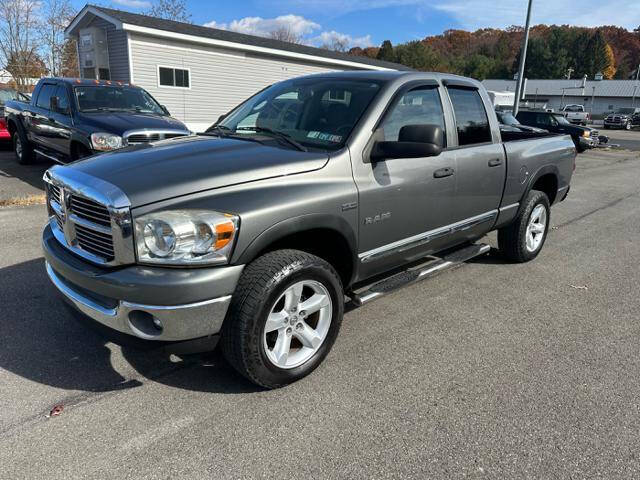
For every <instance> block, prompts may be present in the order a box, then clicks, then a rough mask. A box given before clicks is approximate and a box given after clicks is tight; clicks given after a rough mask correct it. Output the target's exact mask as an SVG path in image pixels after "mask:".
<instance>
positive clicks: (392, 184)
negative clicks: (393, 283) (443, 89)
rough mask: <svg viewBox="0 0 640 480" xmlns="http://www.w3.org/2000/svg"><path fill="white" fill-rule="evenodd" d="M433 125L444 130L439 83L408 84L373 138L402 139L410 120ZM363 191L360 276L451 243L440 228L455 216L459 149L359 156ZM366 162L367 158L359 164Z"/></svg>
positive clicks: (357, 168)
mask: <svg viewBox="0 0 640 480" xmlns="http://www.w3.org/2000/svg"><path fill="white" fill-rule="evenodd" d="M417 124H432V125H439V126H440V127H441V128H442V129H443V131H446V130H445V120H444V114H443V108H442V100H441V95H440V91H439V88H438V85H437V84H426V85H414V86H412V87H411V88H407V87H403V88H401V90H400V91H399V92H398V93H397V94H396V96H395V97H394V99H393V100H392V101H391V105H390V107H389V108H388V109H387V111H386V113H385V115H384V118H383V120H382V122H381V123H380V124H379V127H378V128H377V129H376V131H375V133H374V138H375V139H377V140H384V141H397V140H398V134H399V132H400V129H401V128H402V127H403V126H405V125H417ZM353 162H354V163H355V164H356V165H354V177H355V181H356V185H357V188H358V194H359V220H360V227H359V245H360V251H359V259H360V262H361V263H360V265H361V268H360V272H361V277H368V276H372V275H375V274H377V273H380V272H382V271H385V270H387V269H388V268H389V267H391V266H394V265H400V264H402V263H405V262H410V261H412V260H415V259H418V258H420V257H423V256H424V255H425V254H427V253H429V252H430V251H435V250H437V249H438V247H439V246H440V245H442V244H443V243H444V242H446V234H443V235H438V232H437V230H438V229H439V228H440V227H443V226H444V225H446V224H447V222H448V220H449V218H450V216H451V208H452V205H453V203H454V202H453V195H454V191H455V175H454V172H455V169H456V164H455V163H456V154H455V152H454V151H447V150H446V149H445V150H444V151H443V152H442V153H441V154H440V155H438V156H434V157H424V158H398V159H389V160H384V161H378V162H372V163H367V159H366V158H365V159H359V158H354V159H353ZM360 162H362V163H360Z"/></svg>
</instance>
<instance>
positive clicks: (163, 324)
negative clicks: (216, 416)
mask: <svg viewBox="0 0 640 480" xmlns="http://www.w3.org/2000/svg"><path fill="white" fill-rule="evenodd" d="M46 269H47V274H48V275H49V278H50V279H51V282H52V283H53V284H54V285H55V286H56V288H57V289H58V290H59V291H60V293H62V295H63V296H64V298H65V299H66V300H67V301H68V302H69V303H70V304H71V305H73V306H74V307H75V308H76V309H77V310H79V311H80V312H81V313H83V314H85V315H87V316H88V317H90V318H92V319H93V320H95V321H97V322H98V323H101V324H103V325H105V326H106V327H109V328H112V329H114V330H117V331H119V332H121V333H125V334H128V335H133V336H135V337H138V338H142V339H145V340H160V341H185V340H192V339H196V338H200V337H204V336H207V335H213V334H216V333H219V332H220V329H221V328H222V322H223V321H224V317H225V315H226V313H227V309H228V307H229V303H230V302H231V295H226V296H223V297H218V298H213V299H211V300H206V301H202V302H197V303H190V304H185V305H171V306H161V305H142V304H138V303H131V302H127V301H123V300H113V304H112V305H104V304H101V303H100V302H99V301H98V300H94V299H92V298H90V296H89V295H87V294H85V293H83V292H81V291H80V289H78V288H75V287H74V286H73V285H72V284H70V283H69V282H67V281H66V280H65V279H64V278H63V277H62V276H60V275H59V274H57V273H56V272H55V270H54V269H53V268H52V267H51V265H50V264H49V262H46ZM105 303H106V302H105Z"/></svg>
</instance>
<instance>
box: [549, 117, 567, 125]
mask: <svg viewBox="0 0 640 480" xmlns="http://www.w3.org/2000/svg"><path fill="white" fill-rule="evenodd" d="M553 118H555V119H556V120H557V121H558V123H559V124H560V125H571V122H570V121H569V120H567V119H566V117H565V116H564V115H554V116H553Z"/></svg>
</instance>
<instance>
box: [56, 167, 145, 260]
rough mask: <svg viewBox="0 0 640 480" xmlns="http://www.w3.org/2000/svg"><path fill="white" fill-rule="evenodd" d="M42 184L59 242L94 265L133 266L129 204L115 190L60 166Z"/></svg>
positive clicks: (119, 192)
mask: <svg viewBox="0 0 640 480" xmlns="http://www.w3.org/2000/svg"><path fill="white" fill-rule="evenodd" d="M44 180H45V182H46V184H47V189H46V192H47V206H48V210H49V218H50V221H49V225H50V226H51V229H52V232H53V234H54V236H55V237H56V239H57V240H58V242H60V243H61V244H62V245H64V246H65V247H67V248H68V249H70V250H71V251H73V252H74V253H76V254H78V255H79V256H81V257H83V258H85V259H87V260H89V261H91V262H93V263H96V264H100V265H123V264H129V263H134V262H135V254H134V246H133V231H132V225H131V213H130V207H129V201H128V199H127V198H126V196H125V195H124V194H123V193H122V192H121V191H120V190H119V189H118V188H117V187H115V186H114V185H111V184H109V183H107V182H104V181H103V180H100V179H97V178H94V177H91V176H89V175H86V174H84V173H82V172H78V171H76V170H73V169H71V168H69V167H62V166H56V167H53V168H51V169H50V170H48V171H47V172H46V173H45V176H44Z"/></svg>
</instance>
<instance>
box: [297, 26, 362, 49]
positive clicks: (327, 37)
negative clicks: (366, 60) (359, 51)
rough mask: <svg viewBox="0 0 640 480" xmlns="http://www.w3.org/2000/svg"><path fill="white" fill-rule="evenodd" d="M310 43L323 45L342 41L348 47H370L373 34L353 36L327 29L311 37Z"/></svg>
mask: <svg viewBox="0 0 640 480" xmlns="http://www.w3.org/2000/svg"><path fill="white" fill-rule="evenodd" d="M309 41H310V43H312V44H313V45H317V46H322V45H328V46H331V45H334V44H335V43H341V44H342V45H344V46H345V47H347V48H351V47H370V46H371V45H372V42H371V35H365V36H364V37H355V38H354V37H352V36H351V35H349V34H347V33H340V32H336V31H335V30H331V31H325V32H322V33H320V34H319V35H317V36H315V37H313V38H310V39H309Z"/></svg>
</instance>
